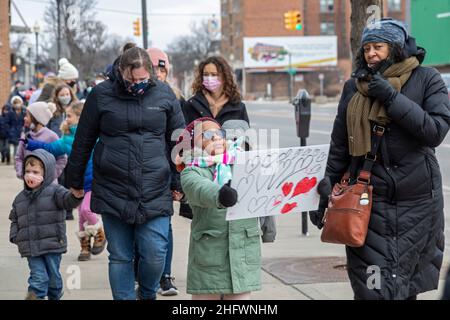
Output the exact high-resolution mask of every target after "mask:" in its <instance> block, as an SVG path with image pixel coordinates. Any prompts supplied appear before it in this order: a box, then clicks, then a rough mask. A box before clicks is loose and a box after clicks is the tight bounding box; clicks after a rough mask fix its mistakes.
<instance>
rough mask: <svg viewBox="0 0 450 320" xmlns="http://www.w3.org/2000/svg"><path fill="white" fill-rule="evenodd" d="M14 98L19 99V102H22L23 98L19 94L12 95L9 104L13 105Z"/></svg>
mask: <svg viewBox="0 0 450 320" xmlns="http://www.w3.org/2000/svg"><path fill="white" fill-rule="evenodd" d="M16 100H19V102H20V104H23V99H22V98H21V97H20V96H14V97H12V98H11V101H10V102H11V104H12V105H13V104H14V102H15V101H16Z"/></svg>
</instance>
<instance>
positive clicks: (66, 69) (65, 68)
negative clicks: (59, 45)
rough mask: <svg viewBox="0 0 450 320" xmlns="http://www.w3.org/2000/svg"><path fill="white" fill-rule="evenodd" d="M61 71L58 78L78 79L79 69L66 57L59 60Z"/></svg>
mask: <svg viewBox="0 0 450 320" xmlns="http://www.w3.org/2000/svg"><path fill="white" fill-rule="evenodd" d="M58 64H59V71H58V78H60V79H62V80H72V79H78V70H77V68H75V67H74V65H73V64H71V63H70V62H69V60H67V59H66V58H62V59H60V60H59V62H58Z"/></svg>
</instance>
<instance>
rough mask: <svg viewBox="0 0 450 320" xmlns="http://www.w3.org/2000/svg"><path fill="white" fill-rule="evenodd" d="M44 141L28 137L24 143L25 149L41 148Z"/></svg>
mask: <svg viewBox="0 0 450 320" xmlns="http://www.w3.org/2000/svg"><path fill="white" fill-rule="evenodd" d="M43 145H44V142H42V141H37V140H31V139H28V143H27V145H26V149H27V150H28V151H33V150H36V149H42V147H43Z"/></svg>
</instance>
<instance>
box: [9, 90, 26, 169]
mask: <svg viewBox="0 0 450 320" xmlns="http://www.w3.org/2000/svg"><path fill="white" fill-rule="evenodd" d="M11 105H12V109H11V110H9V112H8V126H9V137H8V142H9V145H10V146H12V147H13V150H14V151H13V157H15V156H16V154H17V147H18V145H19V139H20V135H21V133H22V129H23V124H24V118H25V109H24V105H23V100H22V98H21V97H19V96H14V97H13V98H12V99H11ZM9 152H10V150H9V148H8V153H9ZM9 159H10V157H8V158H7V162H8V163H7V164H8V165H9V164H10V162H9Z"/></svg>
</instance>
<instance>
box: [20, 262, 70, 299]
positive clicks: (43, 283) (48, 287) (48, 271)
mask: <svg viewBox="0 0 450 320" xmlns="http://www.w3.org/2000/svg"><path fill="white" fill-rule="evenodd" d="M60 265H61V254H45V255H42V256H39V257H31V258H28V266H29V268H30V277H29V278H28V284H29V286H28V291H29V292H30V291H32V292H34V293H35V294H36V296H38V297H39V298H41V299H44V298H45V297H47V296H48V299H49V300H59V299H61V297H62V295H63V281H62V278H61V273H60V272H59V266H60Z"/></svg>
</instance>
